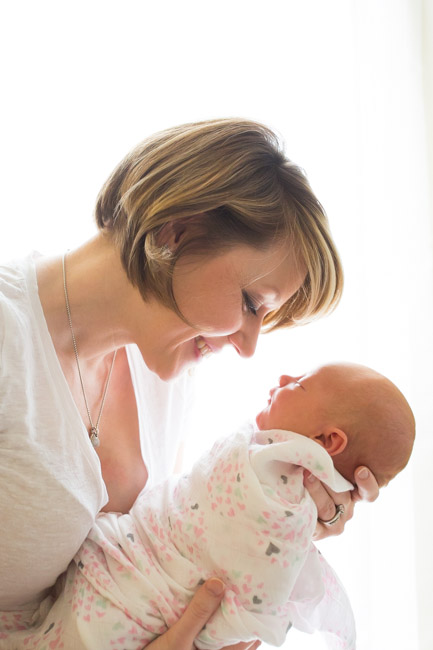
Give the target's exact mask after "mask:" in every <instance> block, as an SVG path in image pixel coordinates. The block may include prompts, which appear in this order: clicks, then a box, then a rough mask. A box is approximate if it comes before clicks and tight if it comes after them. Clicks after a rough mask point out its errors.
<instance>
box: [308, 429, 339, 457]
mask: <svg viewBox="0 0 433 650" xmlns="http://www.w3.org/2000/svg"><path fill="white" fill-rule="evenodd" d="M313 439H314V440H315V441H316V442H318V443H319V445H322V447H324V448H325V449H326V451H327V452H328V454H329V455H330V456H337V455H338V454H341V452H342V451H344V450H345V448H346V445H347V435H346V434H345V433H344V431H343V430H342V429H339V428H338V427H331V426H329V427H325V429H324V430H322V432H321V433H318V434H316V435H315V436H313Z"/></svg>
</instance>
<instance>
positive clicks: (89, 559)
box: [0, 430, 356, 650]
mask: <svg viewBox="0 0 433 650" xmlns="http://www.w3.org/2000/svg"><path fill="white" fill-rule="evenodd" d="M304 468H307V469H308V470H310V471H311V472H312V473H313V474H314V475H315V476H317V477H318V478H319V479H320V480H321V481H323V482H324V483H325V484H327V485H328V486H329V487H331V488H332V489H333V490H334V491H336V492H343V491H346V490H348V489H352V486H351V484H350V483H348V482H347V481H346V480H345V479H344V478H343V477H342V476H341V475H340V474H338V472H337V471H336V470H335V468H334V465H333V463H332V459H331V457H330V456H329V455H328V454H327V452H326V451H325V450H324V449H323V448H322V447H321V446H320V445H318V444H317V443H316V442H314V441H312V440H310V439H308V438H306V437H303V436H300V435H298V434H296V433H292V432H287V431H279V430H273V431H261V432H251V431H242V432H239V433H236V434H234V435H232V436H229V437H225V438H223V439H221V440H219V441H217V442H216V443H215V444H214V446H213V447H212V449H211V450H210V451H209V452H207V453H205V454H204V455H203V456H202V457H201V458H200V460H199V461H198V462H197V463H195V465H194V466H193V468H192V470H191V472H190V473H188V474H187V475H184V476H181V477H173V478H172V479H170V480H168V481H166V482H164V483H162V484H160V485H157V486H155V487H153V488H151V489H148V490H146V489H145V490H144V491H143V492H142V493H141V494H140V495H139V497H138V498H137V500H136V502H135V504H134V506H133V507H132V509H131V511H130V513H129V514H127V515H119V514H115V513H109V514H106V513H103V514H101V515H100V516H99V517H98V519H97V521H96V523H95V525H94V526H93V528H92V529H91V530H90V532H89V535H88V537H87V539H86V541H85V542H84V543H83V545H82V546H81V548H80V550H79V551H78V553H77V555H76V557H75V559H74V561H73V562H72V563H71V564H70V566H69V568H68V570H67V572H66V573H65V574H64V575H63V576H62V578H61V579H60V580H59V581H58V583H57V585H56V591H55V593H54V594H53V595H51V596H50V597H48V598H47V599H46V600H45V601H44V602H43V603H42V604H41V606H40V608H39V609H38V610H37V611H36V612H34V613H33V615H32V617H31V618H29V617H27V619H25V617H22V619H21V620H19V616H18V617H17V613H15V619H14V618H13V614H11V613H8V614H4V615H3V618H2V617H1V615H0V648H2V649H5V650H12V649H15V648H26V649H32V650H34V649H37V650H49V649H50V648H56V649H58V650H61V649H68V648H74V649H77V650H79V649H89V650H94V649H95V648H104V649H105V648H107V649H108V648H110V649H113V650H141V648H143V647H145V646H146V645H147V644H148V643H150V642H151V641H152V640H153V639H155V638H156V637H157V636H159V635H160V634H162V633H163V632H165V631H166V630H167V629H168V628H169V627H170V626H171V625H172V624H173V623H174V622H175V621H177V620H178V618H179V617H180V616H181V615H182V613H183V612H184V611H185V609H186V607H187V605H188V603H189V602H190V600H191V598H192V596H193V594H194V592H195V590H196V589H197V587H198V586H199V585H200V584H201V583H202V582H203V581H204V580H205V579H207V578H208V577H211V576H218V577H220V578H221V579H222V580H223V581H224V583H225V584H226V592H225V595H224V599H223V601H222V603H221V606H220V608H219V609H218V611H217V612H216V613H215V615H214V616H213V617H212V619H211V620H210V621H209V622H208V624H207V625H206V626H205V628H204V629H203V630H202V631H201V633H200V634H199V636H198V637H197V639H196V641H195V645H196V647H197V648H199V649H200V650H218V649H219V648H221V647H224V646H227V645H231V644H235V643H238V642H240V641H249V640H254V639H261V640H262V641H264V642H266V643H269V644H271V645H275V646H280V645H282V644H283V643H284V641H285V639H286V636H287V634H290V628H291V627H292V626H293V627H296V628H298V629H300V630H302V631H305V632H309V633H311V632H314V631H316V630H318V631H320V632H322V633H323V635H324V636H325V638H326V640H327V645H328V647H329V648H332V649H333V650H336V649H342V650H343V649H344V650H354V649H355V647H356V645H355V624H354V618H353V613H352V609H351V606H350V603H349V600H348V597H347V595H346V592H345V591H344V588H343V587H342V585H341V583H340V581H339V579H338V577H337V576H336V574H335V572H334V571H333V570H332V568H331V567H330V566H329V565H328V563H327V562H326V561H325V559H324V558H323V556H322V555H321V554H320V552H319V551H318V550H317V548H316V546H315V545H314V544H313V542H312V536H313V533H314V530H315V526H316V520H317V510H316V506H315V504H314V502H313V500H312V499H311V497H310V495H309V493H308V491H307V490H306V489H305V488H304V485H303V471H304ZM59 525H61V522H59ZM20 628H21V629H20ZM14 644H15V645H14Z"/></svg>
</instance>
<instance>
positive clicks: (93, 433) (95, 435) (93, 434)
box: [90, 427, 100, 448]
mask: <svg viewBox="0 0 433 650" xmlns="http://www.w3.org/2000/svg"><path fill="white" fill-rule="evenodd" d="M90 442H91V443H92V445H93V446H94V447H95V448H96V447H99V444H100V440H99V429H98V428H97V427H92V428H91V429H90Z"/></svg>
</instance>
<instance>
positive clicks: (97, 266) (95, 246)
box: [36, 233, 143, 362]
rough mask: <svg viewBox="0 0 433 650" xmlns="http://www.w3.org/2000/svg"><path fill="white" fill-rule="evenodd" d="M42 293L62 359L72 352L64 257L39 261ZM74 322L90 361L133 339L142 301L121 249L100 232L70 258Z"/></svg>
mask: <svg viewBox="0 0 433 650" xmlns="http://www.w3.org/2000/svg"><path fill="white" fill-rule="evenodd" d="M36 272H37V278H38V288H39V297H40V301H41V304H42V308H43V311H44V314H45V318H46V321H47V325H48V329H49V331H50V334H51V337H52V339H53V342H54V346H55V348H56V351H57V354H58V356H59V357H65V358H66V357H70V356H73V349H72V346H71V331H70V328H69V323H68V319H67V314H66V304H65V293H64V285H63V268H62V257H61V256H57V257H53V258H41V259H40V260H38V261H37V264H36ZM65 272H66V286H67V293H68V299H69V304H70V312H71V321H72V326H73V330H74V334H75V338H76V340H77V344H78V347H79V354H80V359H82V360H83V361H84V362H85V361H89V362H90V361H91V360H92V359H98V358H100V357H102V356H105V355H106V354H108V353H109V352H111V351H112V350H114V349H115V348H118V347H121V346H123V345H125V344H127V343H131V342H132V341H133V333H132V324H131V323H129V322H128V314H134V311H135V309H134V304H135V305H136V307H138V303H139V304H140V306H141V308H142V309H143V299H142V297H141V295H140V293H139V291H138V290H137V289H135V288H134V287H133V286H132V284H131V283H130V282H129V280H128V278H127V276H126V273H125V271H124V269H123V267H122V264H121V260H120V256H119V253H118V251H117V249H116V248H115V246H114V244H113V242H112V241H111V239H110V238H109V237H108V236H107V235H105V234H102V233H100V234H98V235H96V236H95V237H93V238H92V239H91V240H89V241H87V242H86V243H85V244H83V245H82V246H80V247H79V248H77V249H75V250H72V251H70V252H68V253H67V255H66V258H65Z"/></svg>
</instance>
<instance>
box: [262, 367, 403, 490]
mask: <svg viewBox="0 0 433 650" xmlns="http://www.w3.org/2000/svg"><path fill="white" fill-rule="evenodd" d="M256 422H257V426H258V427H259V429H261V430H265V429H286V430H289V431H293V432H295V433H299V434H301V435H304V436H307V437H308V438H312V439H314V440H316V442H318V443H319V444H321V445H322V446H323V447H324V448H325V449H326V450H327V451H328V453H329V454H330V455H331V456H333V461H334V465H335V467H336V469H337V470H338V471H339V472H340V473H341V474H342V475H343V476H344V477H345V478H346V479H348V480H349V481H351V482H352V483H354V470H355V469H356V468H357V467H359V466H360V465H366V466H367V467H369V468H370V469H371V471H372V472H373V473H374V475H375V477H376V480H377V482H378V484H379V487H382V486H384V485H386V484H387V483H388V482H389V481H390V480H391V479H392V478H394V476H395V475H396V474H397V473H398V472H400V471H401V470H402V469H403V467H405V465H406V464H407V462H408V460H409V457H410V454H411V451H412V447H413V441H414V438H415V420H414V416H413V413H412V411H411V408H410V406H409V404H408V403H407V401H406V399H405V398H404V396H403V395H402V393H401V392H400V391H399V389H398V388H397V387H396V386H395V385H394V384H393V383H392V382H391V381H389V379H387V378H386V377H384V376H383V375H380V374H379V373H378V372H375V371H374V370H371V369H370V368H367V367H365V366H360V365H357V364H353V363H333V364H328V365H324V366H320V367H319V368H317V369H315V370H313V371H311V372H309V373H307V374H305V375H302V376H300V377H290V376H288V375H282V376H281V377H280V381H279V386H277V387H276V388H273V389H272V390H271V391H270V399H269V401H268V405H267V407H266V408H265V409H263V411H261V412H260V413H259V414H258V415H257V418H256Z"/></svg>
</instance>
